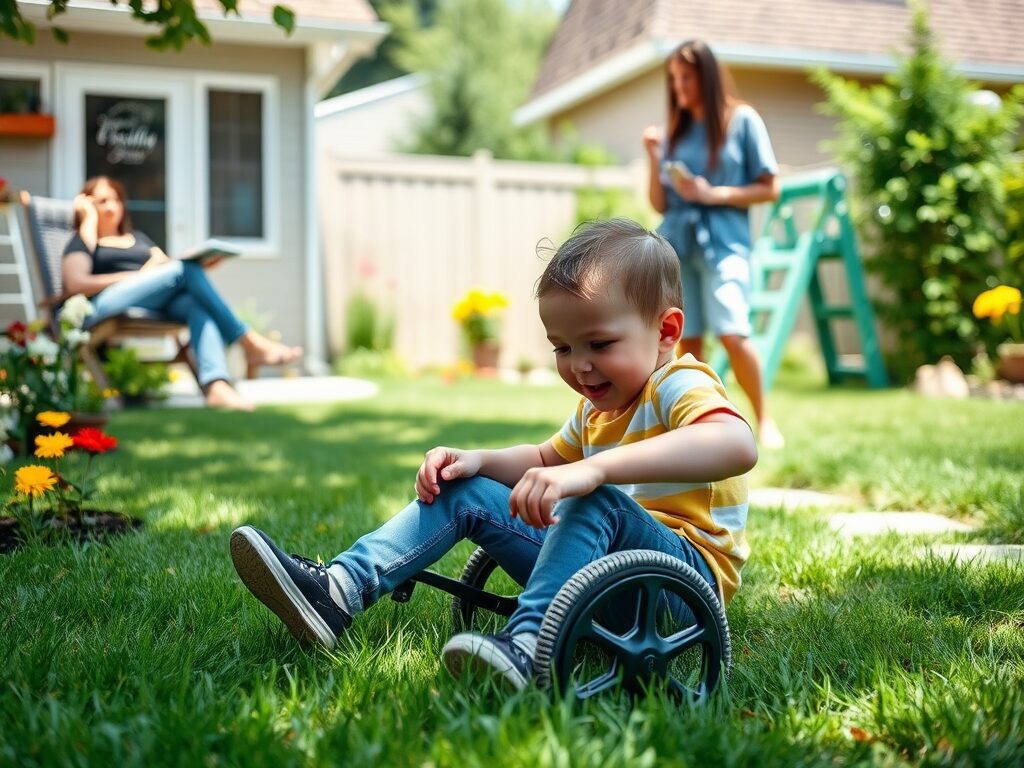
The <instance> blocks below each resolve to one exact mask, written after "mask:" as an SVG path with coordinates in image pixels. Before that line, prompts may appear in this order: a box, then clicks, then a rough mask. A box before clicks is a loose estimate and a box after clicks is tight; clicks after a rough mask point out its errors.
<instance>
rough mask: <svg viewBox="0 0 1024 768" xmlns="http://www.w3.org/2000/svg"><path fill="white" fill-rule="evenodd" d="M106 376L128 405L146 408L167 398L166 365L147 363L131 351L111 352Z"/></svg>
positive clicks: (168, 374)
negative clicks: (148, 403) (150, 402)
mask: <svg viewBox="0 0 1024 768" xmlns="http://www.w3.org/2000/svg"><path fill="white" fill-rule="evenodd" d="M103 372H104V373H106V374H107V381H108V382H109V383H110V387H111V389H112V390H114V392H116V393H119V394H120V395H121V399H122V400H123V401H124V404H125V405H145V404H146V403H147V402H149V401H151V400H160V399H163V398H165V397H167V393H166V392H165V391H164V389H165V388H166V386H167V383H168V382H169V381H170V373H169V370H168V367H167V365H165V364H164V363H144V362H142V361H141V360H139V355H138V353H137V352H136V351H135V350H134V349H132V348H130V347H122V348H115V349H110V350H108V351H107V360H106V362H105V363H103Z"/></svg>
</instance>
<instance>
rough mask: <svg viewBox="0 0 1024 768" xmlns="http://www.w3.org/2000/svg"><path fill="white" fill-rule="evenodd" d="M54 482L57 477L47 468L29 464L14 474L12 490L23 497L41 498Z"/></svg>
mask: <svg viewBox="0 0 1024 768" xmlns="http://www.w3.org/2000/svg"><path fill="white" fill-rule="evenodd" d="M56 482H57V476H56V475H55V474H53V472H51V471H50V468H49V467H40V466H38V465H35V464H29V465H28V466H27V467H22V468H21V469H19V470H18V471H17V472H15V473H14V490H15V491H17V492H18V493H20V494H23V495H25V496H42V495H43V494H44V493H46V492H47V491H48V490H50V489H51V488H53V486H54V485H55V484H56Z"/></svg>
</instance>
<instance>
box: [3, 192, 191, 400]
mask: <svg viewBox="0 0 1024 768" xmlns="http://www.w3.org/2000/svg"><path fill="white" fill-rule="evenodd" d="M21 203H22V205H24V206H25V211H26V213H27V214H28V228H29V232H30V233H31V238H32V250H33V251H34V252H35V256H36V265H37V267H38V272H39V278H40V280H39V282H40V283H41V287H42V292H43V294H44V295H43V297H42V298H41V300H40V302H39V307H40V309H43V310H45V311H46V313H47V316H48V317H47V320H48V323H49V326H50V332H51V333H53V334H54V335H56V334H57V333H59V331H60V328H59V326H58V323H57V313H58V311H59V310H60V307H61V305H62V304H63V303H64V301H65V300H67V299H68V298H69V296H68V295H67V294H65V293H64V291H63V280H62V276H61V264H62V261H63V258H64V247H65V246H66V245H67V243H68V240H70V239H71V235H72V234H73V232H74V229H73V226H72V223H73V221H74V208H73V206H72V203H71V201H70V200H57V199H53V198H48V197H35V196H32V195H29V193H28V192H22V193H21ZM88 330H89V332H90V334H91V336H90V339H89V342H88V343H87V344H83V345H82V346H81V347H80V348H79V353H80V355H81V358H82V362H83V363H85V365H86V367H87V368H88V370H89V373H90V374H91V375H92V377H93V381H95V382H96V385H97V386H98V387H100V389H106V388H108V387H109V382H108V380H107V376H106V373H105V372H104V371H103V365H102V364H101V363H100V355H99V353H100V350H101V349H102V348H104V347H105V346H108V345H117V343H118V342H121V341H123V340H124V339H126V338H130V337H131V338H139V337H143V338H163V337H168V336H169V337H171V338H172V339H173V340H174V342H175V354H174V356H173V357H172V358H171V359H170V360H160V361H157V362H162V363H179V362H180V363H185V364H186V365H187V366H188V367H189V370H191V371H192V375H193V376H196V377H197V380H198V371H197V370H196V365H195V361H194V360H193V359H192V354H191V352H190V351H189V348H188V341H187V340H183V339H185V335H186V334H187V332H188V328H187V327H186V326H185V325H183V324H181V323H179V322H178V321H176V320H171V319H169V318H168V317H166V316H164V315H161V314H160V313H159V312H154V311H152V310H148V309H140V308H134V307H133V308H132V309H129V310H128V311H127V312H126V313H124V314H122V315H118V316H117V317H111V318H107V319H106V320H101V321H100V322H98V323H97V324H96V325H94V326H92V327H91V328H89V329H88Z"/></svg>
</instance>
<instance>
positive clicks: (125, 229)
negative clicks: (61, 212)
mask: <svg viewBox="0 0 1024 768" xmlns="http://www.w3.org/2000/svg"><path fill="white" fill-rule="evenodd" d="M103 181H105V182H107V184H109V185H110V188H111V189H112V190H114V194H116V195H117V198H118V200H120V201H121V211H122V213H121V221H120V222H119V223H118V225H117V234H119V235H126V234H128V233H129V232H131V231H132V229H133V228H132V219H131V217H130V216H129V215H128V207H127V206H126V205H125V203H124V198H125V191H124V184H122V183H121V182H120V181H117V180H116V179H112V178H110V177H109V176H93V177H92V178H91V179H89V180H88V181H86V182H85V184H83V185H82V189H81V194H83V195H91V194H92V193H93V191H94V190H95V189H96V187H97V185H99V183H100V182H103ZM80 226H82V214H81V213H79V212H78V211H75V222H74V227H75V231H76V232H77V231H78V228H79V227H80Z"/></svg>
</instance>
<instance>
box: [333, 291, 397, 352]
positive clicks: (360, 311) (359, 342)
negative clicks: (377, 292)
mask: <svg viewBox="0 0 1024 768" xmlns="http://www.w3.org/2000/svg"><path fill="white" fill-rule="evenodd" d="M345 336H346V342H345V349H346V351H348V352H354V351H355V350H357V349H368V350H373V351H377V352H385V351H387V350H390V349H391V348H392V346H394V342H395V321H394V317H393V316H392V315H390V314H389V313H388V312H385V311H384V310H383V309H381V308H380V307H379V306H378V305H377V302H376V301H375V300H374V299H373V298H372V297H371V296H370V295H369V294H367V293H366V292H365V291H363V290H362V289H360V290H357V291H356V292H355V293H354V294H352V298H350V299H349V302H348V308H347V310H346V312H345Z"/></svg>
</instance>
